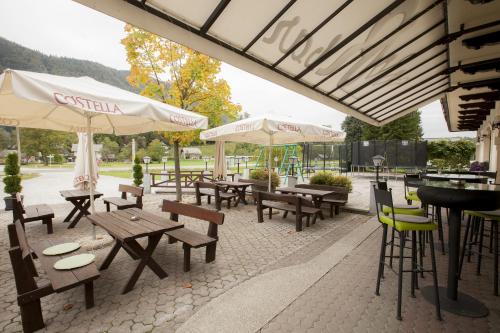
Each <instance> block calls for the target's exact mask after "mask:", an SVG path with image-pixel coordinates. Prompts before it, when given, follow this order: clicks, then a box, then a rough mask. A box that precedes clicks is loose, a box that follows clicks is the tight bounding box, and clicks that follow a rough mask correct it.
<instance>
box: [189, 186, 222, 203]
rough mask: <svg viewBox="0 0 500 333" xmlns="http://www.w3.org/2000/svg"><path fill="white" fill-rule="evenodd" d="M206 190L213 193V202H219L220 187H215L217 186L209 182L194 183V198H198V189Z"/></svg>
mask: <svg viewBox="0 0 500 333" xmlns="http://www.w3.org/2000/svg"><path fill="white" fill-rule="evenodd" d="M202 188H206V189H210V190H213V191H214V196H215V201H216V202H217V201H219V199H220V198H219V197H220V192H219V191H220V187H219V186H217V184H214V183H210V182H195V183H194V190H195V192H196V197H197V198H199V197H200V189H202Z"/></svg>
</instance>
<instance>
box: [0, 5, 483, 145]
mask: <svg viewBox="0 0 500 333" xmlns="http://www.w3.org/2000/svg"><path fill="white" fill-rule="evenodd" d="M20 18H22V19H20ZM124 25H125V24H124V23H123V22H122V21H119V20H117V19H115V18H112V17H110V16H107V15H105V14H102V13H100V12H97V11H95V10H93V9H90V8H88V7H85V6H82V5H80V4H78V3H76V2H73V1H70V0H50V1H40V0H16V1H0V36H1V37H3V38H6V39H8V40H11V41H13V42H16V43H18V44H21V45H23V46H25V47H28V48H31V49H35V50H38V51H40V52H42V53H45V54H50V55H56V56H65V57H71V58H77V59H85V60H91V61H95V62H98V63H101V64H103V65H106V66H109V67H113V68H116V69H126V70H128V69H129V65H128V63H127V60H126V54H125V49H124V47H123V46H122V45H121V44H120V40H121V39H122V38H123V37H124V36H125V33H124V30H123V28H124ZM220 76H221V77H222V78H224V79H225V80H226V81H227V82H228V83H229V85H230V87H231V92H232V100H233V102H235V103H239V104H240V105H241V106H242V108H243V111H245V112H248V113H249V114H251V115H260V114H266V113H274V114H279V115H283V116H290V117H293V118H295V119H298V120H303V121H309V122H313V123H317V124H322V125H330V126H332V128H334V129H337V130H340V124H341V123H342V121H343V120H344V118H345V115H344V114H343V113H341V112H339V111H336V110H334V109H332V108H331V107H328V106H325V105H323V104H321V103H318V102H316V101H313V100H311V99H309V98H307V97H305V96H302V95H300V94H297V93H295V92H292V91H290V90H287V89H285V88H282V87H280V86H278V85H276V84H274V83H271V82H269V81H266V80H264V79H261V78H259V77H257V76H255V75H252V74H249V73H246V72H244V71H242V70H239V69H237V68H235V67H233V66H231V65H228V64H225V63H223V64H222V69H221V74H220ZM420 110H421V112H422V127H423V129H424V138H441V137H456V136H475V132H460V133H451V132H449V131H448V128H447V125H446V121H445V119H444V116H443V112H442V109H441V105H440V103H439V101H435V102H433V103H431V104H429V105H427V106H425V107H423V108H421V109H420Z"/></svg>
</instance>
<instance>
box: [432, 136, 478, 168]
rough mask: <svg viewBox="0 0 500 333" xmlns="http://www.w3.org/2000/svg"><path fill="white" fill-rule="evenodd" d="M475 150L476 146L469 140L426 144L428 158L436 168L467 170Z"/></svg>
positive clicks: (440, 141)
mask: <svg viewBox="0 0 500 333" xmlns="http://www.w3.org/2000/svg"><path fill="white" fill-rule="evenodd" d="M475 150H476V145H475V143H474V141H473V140H471V139H461V140H458V141H450V140H439V141H431V142H429V143H428V144H427V153H428V158H429V160H431V162H432V164H433V165H435V166H437V167H438V168H452V169H463V168H467V167H468V166H469V164H470V160H471V158H472V156H473V154H474V152H475Z"/></svg>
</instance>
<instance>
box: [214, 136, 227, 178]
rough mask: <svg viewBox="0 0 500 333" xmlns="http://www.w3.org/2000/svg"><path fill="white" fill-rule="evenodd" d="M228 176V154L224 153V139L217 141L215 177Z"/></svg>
mask: <svg viewBox="0 0 500 333" xmlns="http://www.w3.org/2000/svg"><path fill="white" fill-rule="evenodd" d="M225 176H226V155H225V153H224V141H216V142H215V161H214V178H215V179H219V178H222V177H225Z"/></svg>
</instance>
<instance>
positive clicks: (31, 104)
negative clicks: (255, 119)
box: [0, 69, 208, 213]
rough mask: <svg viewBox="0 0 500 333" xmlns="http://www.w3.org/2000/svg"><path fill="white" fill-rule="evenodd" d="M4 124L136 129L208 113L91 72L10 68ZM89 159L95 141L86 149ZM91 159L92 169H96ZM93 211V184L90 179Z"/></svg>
mask: <svg viewBox="0 0 500 333" xmlns="http://www.w3.org/2000/svg"><path fill="white" fill-rule="evenodd" d="M0 125H5V126H18V127H31V128H41V129H51V130H59V131H69V132H86V133H87V136H88V137H89V138H91V137H92V133H110V134H111V133H113V134H117V135H123V134H138V133H144V132H150V131H187V130H194V129H198V128H206V127H207V125H208V118H207V117H204V116H201V115H198V114H195V113H192V112H189V111H186V110H182V109H179V108H177V107H174V106H172V105H168V104H164V103H160V102H158V101H155V100H152V99H150V98H146V97H144V96H140V95H137V94H134V93H131V92H129V91H125V90H122V89H119V88H116V87H113V86H111V85H108V84H105V83H102V82H99V81H96V80H94V79H91V78H89V77H66V76H57V75H50V74H44V73H34V72H27V71H18V70H11V69H7V70H5V72H4V73H3V74H1V75H0ZM87 154H88V156H89V157H88V158H89V160H91V157H90V156H93V145H92V144H89V145H88V149H87ZM93 168H94V165H93V163H89V172H90V174H94V171H93ZM90 203H91V205H90V206H91V212H92V213H94V212H95V209H94V186H93V183H92V182H91V183H90Z"/></svg>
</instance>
